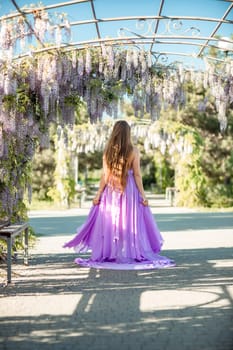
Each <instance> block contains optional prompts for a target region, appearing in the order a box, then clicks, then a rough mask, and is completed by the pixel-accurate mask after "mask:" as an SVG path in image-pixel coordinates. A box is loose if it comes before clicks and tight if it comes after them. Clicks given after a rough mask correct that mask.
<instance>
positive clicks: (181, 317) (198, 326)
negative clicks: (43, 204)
mask: <svg viewBox="0 0 233 350" xmlns="http://www.w3.org/2000/svg"><path fill="white" fill-rule="evenodd" d="M167 253H168V252H166V251H163V255H166V254H167ZM169 256H170V257H171V258H174V259H175V260H176V263H177V267H175V268H169V269H162V270H147V271H112V270H95V269H87V268H80V267H78V266H77V265H75V264H74V263H73V262H72V260H73V258H74V257H75V255H73V254H65V253H64V254H55V255H52V256H48V255H36V256H35V257H34V258H33V260H32V262H31V265H30V266H29V267H28V269H29V270H28V274H29V276H32V279H31V278H29V279H28V280H27V279H26V278H24V279H23V280H20V282H19V283H17V282H16V284H15V286H9V287H7V288H5V290H4V294H5V295H7V296H11V295H12V296H14V295H16V294H17V295H18V296H24V297H25V298H30V296H35V295H40V297H41V299H38V302H39V300H43V298H49V296H51V297H53V300H60V301H61V303H62V300H63V303H64V302H67V300H70V302H71V303H73V307H72V308H71V310H70V313H69V314H64V313H62V311H61V312H60V313H59V308H60V309H61V310H62V306H63V305H62V304H59V303H58V304H57V310H56V312H55V313H56V314H55V315H53V314H51V313H49V309H50V307H51V305H50V304H48V306H47V309H46V307H45V306H43V307H42V306H41V307H42V312H41V314H39V315H36V316H33V310H32V311H31V314H32V315H26V316H14V317H13V316H12V317H4V318H1V326H0V334H1V336H2V337H4V338H3V339H4V340H3V349H6V350H8V349H18V350H20V349H24V350H27V349H30V350H34V349H39V348H40V347H41V346H42V348H43V349H52V348H53V349H56V350H57V349H59V350H60V349H71V348H72V349H78V350H84V349H85V350H86V349H90V350H96V349H99V350H105V349H106V350H107V349H111V350H112V349H113V350H115V349H117V350H118V349H122V350H126V349H130V350H131V349H136V350H137V349H142V350H147V349H148V350H149V349H158V350H186V349H189V350H196V349H203V350H220V349H221V350H231V349H232V345H233V341H232V340H233V338H232V324H233V323H232V298H231V295H230V292H229V290H230V289H229V288H232V268H231V267H230V266H229V265H228V261H229V260H230V259H232V249H231V248H213V249H186V250H169ZM38 266H39V270H38V271H37V272H35V271H34V269H36V268H37V269H38ZM55 270H56V271H58V272H56V274H55ZM161 292H162V293H161ZM64 298H65V299H64ZM48 300H49V299H48ZM65 300H66V301H65ZM16 314H17V311H16Z"/></svg>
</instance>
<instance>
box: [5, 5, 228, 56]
mask: <svg viewBox="0 0 233 350" xmlns="http://www.w3.org/2000/svg"><path fill="white" fill-rule="evenodd" d="M216 2H218V4H219V16H218V17H214V16H212V9H211V8H209V11H208V13H209V16H208V17H206V16H201V15H200V16H194V15H192V13H190V14H189V15H185V16H184V15H181V16H177V15H169V14H168V13H167V11H168V8H169V6H170V3H171V1H170V0H148V1H145V2H144V1H125V2H120V3H119V6H120V10H119V12H118V11H116V12H117V13H124V12H126V13H127V11H126V10H124V6H129V3H131V8H132V11H131V13H132V15H125V16H115V17H114V11H113V10H112V5H111V2H110V1H108V2H106V1H104V0H72V1H63V2H57V1H55V0H54V1H53V0H50V1H49V4H47V5H45V6H43V5H42V4H41V5H33V6H30V7H26V6H23V7H22V6H20V5H22V3H23V1H21V0H7V1H6V3H8V5H11V10H12V11H13V12H11V13H8V14H4V15H2V16H1V17H0V23H1V24H3V23H6V21H9V20H13V21H14V20H15V21H16V23H17V21H18V20H19V18H21V19H23V21H24V22H25V24H26V25H25V30H26V31H27V33H26V32H25V36H26V37H28V38H29V36H30V37H31V38H32V39H31V42H32V44H30V43H29V44H26V45H25V47H24V49H22V48H20V46H19V45H18V46H17V49H16V50H15V52H14V58H19V57H24V56H27V55H32V54H37V53H40V52H44V51H52V50H61V49H62V50H74V49H77V50H78V49H83V48H86V47H87V46H88V47H98V46H101V45H113V46H117V47H129V46H131V45H133V46H135V47H138V48H139V49H140V47H142V46H143V47H144V48H146V49H147V50H148V51H150V52H151V53H152V54H153V56H154V57H155V59H156V60H161V61H162V62H165V61H166V60H167V59H168V57H169V59H170V60H182V58H184V57H190V58H191V59H192V60H193V61H195V60H198V59H200V58H202V57H203V56H204V55H205V56H208V57H209V58H210V59H211V58H212V59H216V56H215V55H213V56H212V55H211V49H213V50H214V49H217V50H220V51H222V57H221V59H222V58H223V59H224V57H226V55H229V56H230V57H232V55H233V39H231V37H232V34H233V2H232V1H226V0H225V1H218V0H213V1H212V3H216ZM105 3H106V6H105V8H104V15H105V14H106V13H107V14H108V16H107V17H105V16H103V15H102V12H101V9H102V10H103V5H104V4H105ZM142 3H144V5H143V9H142ZM176 3H179V5H180V6H182V4H184V5H185V3H186V4H187V1H183V0H180V1H177V2H176ZM203 3H206V2H203ZM223 5H224V6H223ZM84 6H85V8H84ZM206 6H207V7H208V5H206ZM2 7H3V9H4V5H2ZM114 8H115V9H117V8H116V4H115V5H114ZM151 8H153V9H154V10H153V11H154V12H153V13H151ZM79 9H80V11H79ZM125 9H126V7H125ZM0 10H1V9H0ZM84 10H85V11H84ZM54 11H59V12H61V13H64V12H67V13H68V16H67V17H63V18H61V17H60V19H59V20H56V21H53V20H52V16H53V12H54ZM82 11H83V13H85V17H86V18H85V19H79V18H78V19H76V14H79V13H81V12H82ZM200 11H201V8H200ZM138 12H141V15H140V16H139V15H138ZM45 13H47V14H48V16H47V18H48V21H49V22H51V26H53V27H54V28H55V29H56V30H59V31H62V30H63V29H64V28H65V29H66V30H67V28H68V30H69V33H70V34H69V38H68V39H67V38H66V39H64V38H62V39H60V40H59V41H58V40H55V39H54V40H53V41H52V40H51V38H50V39H49V40H45V39H44V38H43V39H41V36H40V33H39V32H38V30H37V29H36V27H35V21H36V19H37V18H39V17H40V16H41V17H42V14H45ZM71 13H72V14H71ZM134 13H137V15H135V14H134ZM79 17H80V16H79ZM52 22H53V24H52ZM110 26H112V27H114V29H111V32H110V31H109V28H110ZM26 27H27V28H26ZM205 27H208V29H207V28H205ZM223 27H224V33H226V32H227V34H228V35H226V34H224V36H223V35H222V32H223V31H222V29H223ZM0 28H1V25H0ZM200 28H202V29H200ZM84 34H85V35H84ZM14 35H15V36H16V38H15V39H17V30H16V33H15V34H14ZM18 39H20V35H19V34H18Z"/></svg>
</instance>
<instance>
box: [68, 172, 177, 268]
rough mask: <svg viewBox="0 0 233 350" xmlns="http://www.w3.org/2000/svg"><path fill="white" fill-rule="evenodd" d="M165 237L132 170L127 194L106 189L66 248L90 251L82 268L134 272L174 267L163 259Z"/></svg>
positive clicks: (80, 261)
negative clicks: (144, 199)
mask: <svg viewBox="0 0 233 350" xmlns="http://www.w3.org/2000/svg"><path fill="white" fill-rule="evenodd" d="M162 244H163V238H162V236H161V234H160V232H159V229H158V227H157V225H156V222H155V219H154V217H153V215H152V212H151V210H150V208H149V207H148V206H144V205H143V204H142V198H141V195H140V193H139V191H138V188H137V186H136V183H135V180H134V176H133V171H132V170H129V172H128V178H127V185H126V188H125V191H124V193H121V192H119V191H116V190H112V188H111V187H110V186H106V187H105V189H104V191H103V193H102V195H101V200H100V204H99V205H93V206H92V208H91V210H90V212H89V215H88V217H87V219H86V221H85V223H84V224H83V225H82V226H81V227H79V228H78V231H77V234H76V236H75V237H74V238H73V239H72V240H71V241H69V242H67V243H65V245H64V247H69V248H71V247H73V248H74V250H75V251H76V252H77V253H84V252H87V251H88V250H90V251H91V256H90V258H82V257H78V258H76V259H75V262H76V263H77V264H79V265H81V266H86V267H95V268H105V269H118V270H132V269H158V268H164V267H170V266H174V265H175V263H174V261H173V260H170V259H169V258H167V257H164V256H161V255H159V254H158V252H159V251H160V250H161V247H162Z"/></svg>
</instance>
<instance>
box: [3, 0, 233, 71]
mask: <svg viewBox="0 0 233 350" xmlns="http://www.w3.org/2000/svg"><path fill="white" fill-rule="evenodd" d="M16 2H17V4H18V6H19V7H23V6H25V5H27V6H30V4H32V3H34V4H38V3H39V1H35V2H31V1H25V0H16ZM60 2H65V0H43V1H42V3H43V5H46V6H47V5H50V4H57V3H60ZM160 3H161V0H117V1H115V0H114V1H110V0H94V6H95V11H96V17H97V18H98V19H100V18H109V17H111V18H112V17H122V16H149V15H151V16H152V15H158V11H159V7H160ZM232 3H233V2H232V1H222V0H195V1H192V0H190V1H189V0H176V1H174V0H165V1H164V5H163V8H162V13H161V14H162V15H164V16H177V17H179V16H194V17H207V18H221V17H222V16H223V15H224V13H225V12H226V10H227V9H228V8H229V6H230V5H231V4H232ZM14 10H15V8H14V5H13V4H12V2H11V0H0V17H1V16H4V15H7V14H9V13H10V12H12V11H14ZM49 12H50V13H51V16H52V13H54V12H57V13H58V12H60V13H61V12H65V13H67V16H68V19H69V21H70V22H74V21H81V20H88V19H93V13H92V10H91V3H90V2H89V1H86V2H83V3H77V4H74V5H71V6H66V7H60V8H56V9H53V10H49ZM29 18H30V17H29ZM226 19H228V20H232V21H233V8H232V9H231V11H230V13H229V14H228V16H227V17H226ZM147 22H148V24H149V25H151V27H148V26H145V27H144V29H142V28H141V29H140V28H138V27H137V23H136V20H135V21H129V20H124V21H120V22H119V21H114V22H107V23H106V22H101V23H99V29H100V34H101V37H102V38H116V37H119V35H120V33H121V35H122V33H124V34H125V35H128V36H132V35H133V34H132V33H137V34H141V35H143V34H145V33H146V32H147V35H152V34H153V31H154V28H155V24H156V22H155V21H151V20H148V21H147ZM175 25H176V27H173V23H170V22H169V21H168V20H166V21H164V20H163V21H160V23H159V27H158V31H157V34H159V35H163V36H167V35H186V36H189V37H190V38H188V40H187V39H183V40H181V39H178V42H179V44H175V43H174V42H177V40H175V39H171V40H170V42H171V41H172V42H173V44H171V43H170V44H168V43H167V41H169V39H166V38H165V39H164V38H163V39H158V40H160V41H161V40H163V41H164V43H163V44H160V43H156V45H154V46H153V51H155V52H170V55H168V57H169V59H168V62H172V61H174V60H179V61H182V62H184V63H187V64H191V65H192V64H198V63H197V61H198V59H196V58H195V59H194V58H193V57H192V55H195V54H197V53H198V52H199V50H200V47H199V48H198V47H196V46H194V45H190V44H189V45H187V44H182V45H181V44H180V42H181V41H185V42H192V43H194V42H195V43H201V42H203V41H200V40H194V39H193V38H191V37H192V31H191V30H190V28H191V27H193V28H195V29H193V32H195V34H197V33H198V35H199V37H209V36H210V34H211V33H212V31H213V30H214V28H215V27H216V25H217V23H216V22H210V21H200V20H188V21H183V24H182V25H180V27H179V26H178V27H177V25H178V22H176V23H175ZM120 28H123V29H122V30H121V31H119V30H120ZM150 28H151V30H149V29H150ZM197 28H198V29H197ZM148 30H149V31H148ZM216 34H218V35H220V36H221V37H228V38H229V37H231V36H232V34H233V24H222V25H221V26H220V28H219V30H218V32H217V33H216ZM95 38H97V33H96V28H95V25H94V24H85V25H78V26H77V25H76V26H72V38H71V41H72V42H79V41H84V40H91V39H95ZM212 43H214V42H212ZM149 46H150V45H149ZM149 46H147V45H144V48H145V49H147V48H148V47H149ZM179 52H182V53H184V54H188V55H190V56H191V57H186V56H179V55H177V53H179ZM172 53H173V54H172ZM199 61H200V62H199V63H200V64H201V62H202V60H199ZM194 62H195V63H194Z"/></svg>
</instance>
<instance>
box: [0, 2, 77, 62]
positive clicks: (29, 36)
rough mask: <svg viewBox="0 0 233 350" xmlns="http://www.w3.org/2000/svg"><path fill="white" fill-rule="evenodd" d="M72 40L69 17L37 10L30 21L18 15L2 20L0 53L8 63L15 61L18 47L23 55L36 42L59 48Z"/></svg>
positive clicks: (0, 21)
mask: <svg viewBox="0 0 233 350" xmlns="http://www.w3.org/2000/svg"><path fill="white" fill-rule="evenodd" d="M31 9H32V7H31ZM70 39H71V30H70V23H69V21H68V19H67V15H66V14H65V13H59V14H57V15H56V14H54V15H52V14H49V13H48V12H47V11H46V10H45V9H43V7H41V8H39V9H38V8H35V9H34V10H33V11H32V14H31V18H30V19H29V18H26V17H25V16H23V15H21V14H19V13H18V14H16V15H15V16H14V17H13V18H11V17H10V18H7V16H6V18H4V17H3V18H2V19H1V20H0V52H1V56H2V59H5V60H7V61H11V60H12V59H13V57H14V55H15V54H16V53H17V52H18V47H20V49H21V52H22V53H23V52H27V51H29V50H31V48H32V47H33V46H36V44H37V43H36V41H37V42H39V44H40V45H41V46H44V47H45V46H46V44H50V43H51V42H54V43H55V45H57V46H59V45H61V44H62V43H63V42H64V41H65V42H69V41H70Z"/></svg>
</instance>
